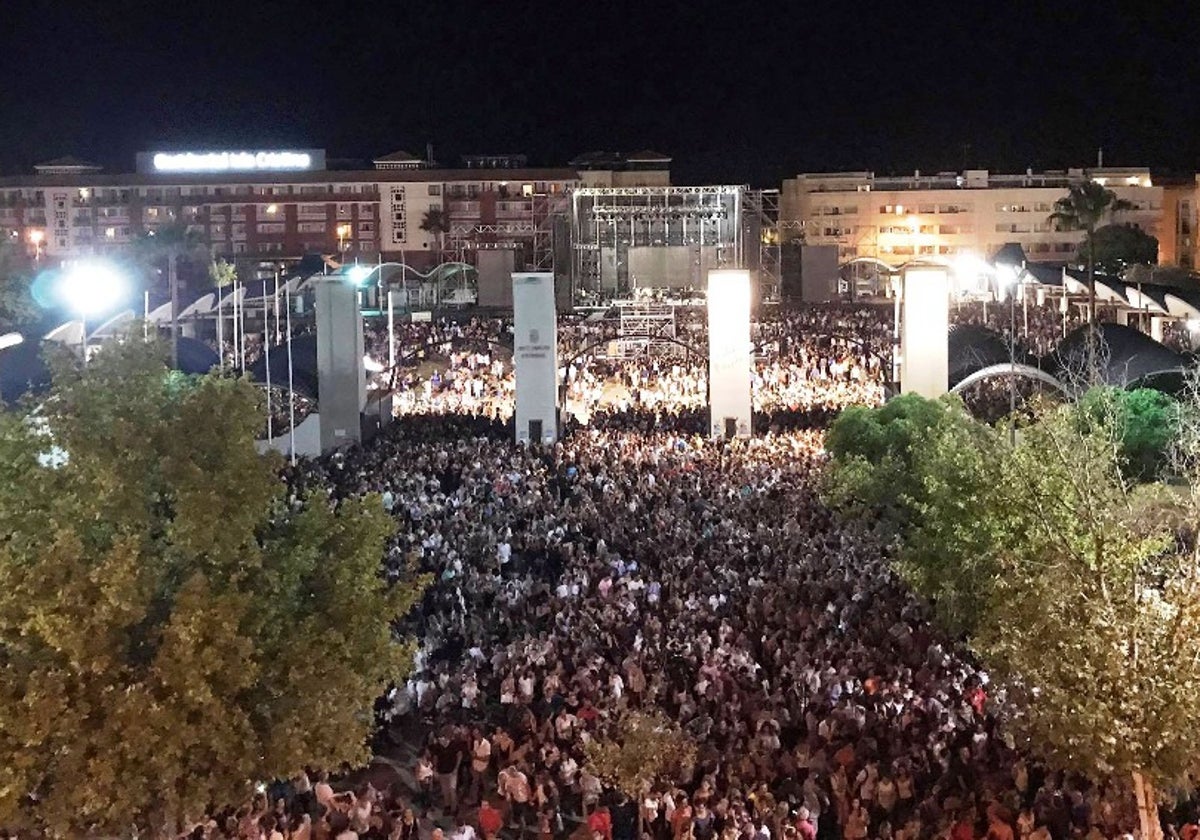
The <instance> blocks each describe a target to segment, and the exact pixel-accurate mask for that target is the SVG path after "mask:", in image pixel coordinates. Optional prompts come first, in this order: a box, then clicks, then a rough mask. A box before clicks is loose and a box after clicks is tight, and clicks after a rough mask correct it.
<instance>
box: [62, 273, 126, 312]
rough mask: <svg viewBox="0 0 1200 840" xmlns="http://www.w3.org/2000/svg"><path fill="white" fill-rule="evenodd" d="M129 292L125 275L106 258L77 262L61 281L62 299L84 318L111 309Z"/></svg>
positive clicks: (68, 306) (65, 304) (64, 303)
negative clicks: (103, 259) (104, 260)
mask: <svg viewBox="0 0 1200 840" xmlns="http://www.w3.org/2000/svg"><path fill="white" fill-rule="evenodd" d="M128 294H129V283H128V282H127V280H126V279H125V277H124V275H122V274H121V272H120V271H118V270H117V268H116V267H115V266H114V265H112V264H111V263H107V262H101V261H87V262H79V263H75V264H74V265H72V266H70V267H68V268H67V270H66V272H65V273H64V274H63V275H62V277H60V278H59V281H58V299H59V301H60V302H61V303H62V305H63V306H64V307H66V308H68V309H70V310H72V311H74V312H77V313H79V314H80V315H82V316H83V317H85V318H86V317H88V316H89V315H99V314H101V313H103V312H105V311H107V310H109V309H112V308H113V307H114V306H116V305H118V304H119V303H121V301H122V300H124V298H125V297H126V296H127V295H128Z"/></svg>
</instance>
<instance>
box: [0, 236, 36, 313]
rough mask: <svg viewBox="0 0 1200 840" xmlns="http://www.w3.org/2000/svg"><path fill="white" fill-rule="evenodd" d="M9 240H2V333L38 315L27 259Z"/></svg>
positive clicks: (0, 256) (0, 296)
mask: <svg viewBox="0 0 1200 840" xmlns="http://www.w3.org/2000/svg"><path fill="white" fill-rule="evenodd" d="M15 251H16V249H14V248H13V247H12V246H11V245H10V244H8V243H7V242H0V334H3V333H6V332H10V331H12V330H15V329H18V328H19V327H22V326H24V325H25V324H28V323H30V322H31V321H33V320H35V319H36V318H37V316H38V306H37V302H36V301H35V300H34V299H33V292H32V287H31V284H32V282H33V278H32V277H31V276H30V274H29V272H28V270H27V265H25V261H23V260H21V259H19V258H18V256H17V254H16V252H15Z"/></svg>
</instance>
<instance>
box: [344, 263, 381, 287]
mask: <svg viewBox="0 0 1200 840" xmlns="http://www.w3.org/2000/svg"><path fill="white" fill-rule="evenodd" d="M374 270H375V269H374V268H373V267H372V266H369V265H352V266H350V268H348V269H346V276H347V277H349V278H350V282H351V283H353V284H354V285H355V286H361V285H362V284H363V283H365V282H366V281H367V278H368V277H370V276H371V272H372V271H374Z"/></svg>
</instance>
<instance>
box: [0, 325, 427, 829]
mask: <svg viewBox="0 0 1200 840" xmlns="http://www.w3.org/2000/svg"><path fill="white" fill-rule="evenodd" d="M165 355H166V354H165V350H164V348H163V347H162V346H160V345H156V344H155V345H147V344H142V343H140V342H136V343H129V344H126V345H118V344H110V345H108V346H107V347H106V348H105V350H104V352H103V353H101V354H99V355H98V356H97V357H96V358H95V359H94V360H93V362H92V364H91V365H90V366H89V367H88V368H87V369H86V370H79V369H77V368H75V367H73V366H72V365H70V364H68V363H67V362H65V361H63V360H59V361H58V362H56V364H55V382H54V388H53V391H52V393H51V395H50V396H49V398H48V399H46V401H45V402H43V403H42V404H40V405H39V406H37V407H36V408H26V409H23V410H21V411H14V412H0V673H2V676H3V678H2V679H0V754H3V755H4V756H5V761H4V762H2V763H0V825H4V826H8V827H17V826H36V827H41V828H44V829H46V830H48V831H50V832H51V833H57V834H60V835H65V836H83V835H85V834H89V833H95V834H107V835H124V834H127V833H128V832H129V831H130V829H131V828H134V827H136V828H137V829H138V830H139V831H145V832H148V833H154V834H161V833H163V832H167V831H171V830H175V829H178V828H179V827H180V826H181V825H182V824H183V823H184V821H185V819H190V818H196V817H199V816H200V815H201V814H202V813H203V809H205V808H206V807H208V806H209V805H210V804H213V803H233V804H236V803H237V802H240V801H242V800H243V799H244V798H245V796H246V795H247V794H248V793H249V792H250V791H251V790H252V788H251V785H252V783H253V782H255V781H258V780H269V779H273V778H283V777H287V776H289V775H291V774H293V773H295V772H297V771H298V770H299V769H300V768H302V767H303V766H304V765H307V764H313V765H319V766H337V765H340V764H341V763H342V762H351V763H360V762H362V761H363V760H364V759H365V758H366V756H367V750H368V737H369V735H370V732H371V729H372V726H373V716H372V708H373V702H374V701H375V699H376V698H377V697H378V696H379V695H380V694H381V693H382V692H383V691H384V690H385V688H386V686H387V685H388V683H389V682H390V681H393V680H396V679H398V678H401V677H402V675H403V674H404V672H405V669H406V667H407V663H408V660H409V654H410V652H411V651H410V648H409V646H407V645H406V644H403V643H399V642H398V641H397V640H396V639H395V638H394V637H393V632H392V628H391V621H392V620H393V619H394V618H396V617H397V616H400V615H402V614H403V613H405V612H406V611H407V610H408V609H409V607H410V606H411V605H412V604H413V602H414V600H415V598H416V597H417V596H418V594H419V592H420V588H421V583H422V582H421V581H419V580H417V579H415V578H414V579H412V580H408V581H405V582H403V583H402V584H399V585H395V586H390V585H388V584H387V583H386V582H385V581H384V580H383V579H382V578H381V576H380V575H379V559H380V556H381V553H382V551H383V548H384V545H385V542H386V540H387V539H388V537H389V535H390V534H391V532H392V528H393V523H392V520H391V519H390V517H388V516H387V515H386V514H385V513H384V511H383V509H382V505H381V503H380V500H379V498H378V497H366V498H364V499H361V500H350V501H344V502H342V503H340V504H338V505H336V506H335V505H333V504H331V502H330V500H329V499H328V498H326V497H324V496H321V495H317V496H314V497H312V498H308V499H305V500H301V501H300V502H296V503H290V504H289V503H288V501H287V500H286V497H285V492H284V491H285V487H284V484H283V483H282V481H281V480H280V478H279V477H278V467H279V466H280V464H279V462H278V460H277V459H274V458H266V457H261V456H259V455H258V454H257V452H256V450H255V447H254V438H255V433H256V432H257V431H258V428H259V426H260V425H261V410H260V406H259V404H258V403H259V396H258V394H257V391H256V390H255V389H254V388H253V387H252V386H251V385H249V384H248V383H246V382H244V381H239V380H233V379H228V378H220V377H216V376H205V377H199V378H196V379H187V378H183V377H180V376H179V375H177V374H168V372H167V368H166V366H165V364H164V361H165ZM217 418H219V421H218V420H217ZM50 455H54V456H55V457H48V456H50Z"/></svg>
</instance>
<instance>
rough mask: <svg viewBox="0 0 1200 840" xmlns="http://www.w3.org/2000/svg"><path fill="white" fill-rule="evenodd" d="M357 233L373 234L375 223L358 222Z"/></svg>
mask: <svg viewBox="0 0 1200 840" xmlns="http://www.w3.org/2000/svg"><path fill="white" fill-rule="evenodd" d="M358 232H359V234H360V235H361V234H364V233H374V232H375V223H374V222H359V223H358Z"/></svg>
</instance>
